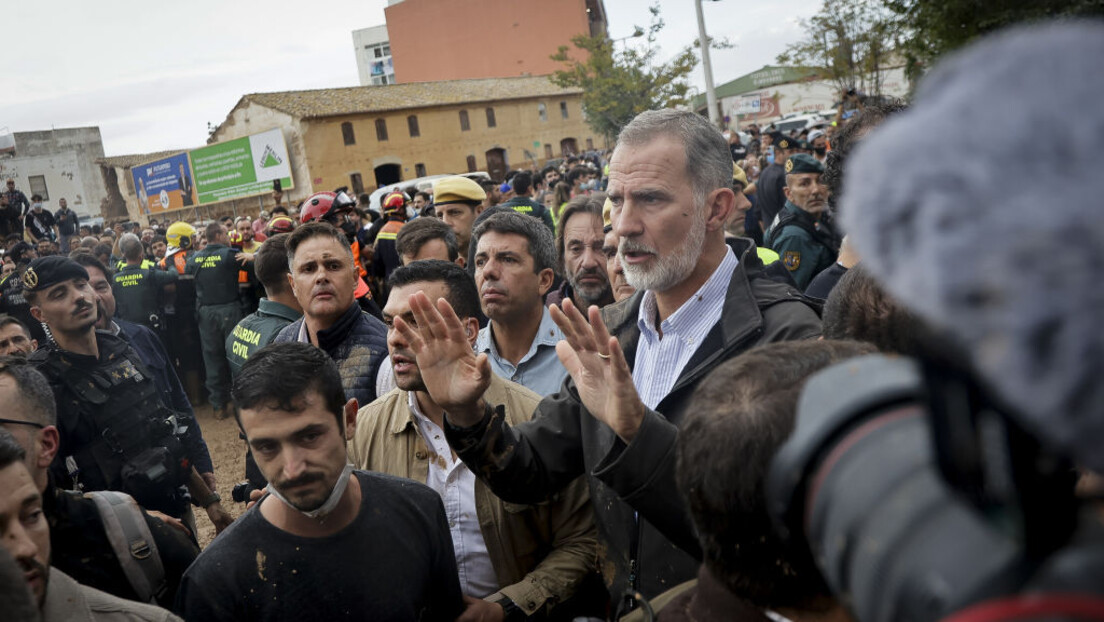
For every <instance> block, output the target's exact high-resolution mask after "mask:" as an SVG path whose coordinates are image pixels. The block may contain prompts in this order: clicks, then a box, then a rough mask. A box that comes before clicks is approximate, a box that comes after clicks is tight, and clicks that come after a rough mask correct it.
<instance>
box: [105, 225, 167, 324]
mask: <svg viewBox="0 0 1104 622" xmlns="http://www.w3.org/2000/svg"><path fill="white" fill-rule="evenodd" d="M119 252H121V253H122V254H123V260H124V262H125V263H124V264H123V267H122V269H120V270H119V271H118V272H116V273H115V276H114V277H113V278H112V283H111V289H112V290H113V291H114V293H115V302H116V305H117V306H116V307H115V315H117V316H118V317H121V318H123V319H124V320H127V321H128V322H134V323H135V324H141V325H143V326H146V327H147V328H151V329H153V330H154V331H160V330H161V329H162V328H163V323H162V321H161V313H160V308H159V307H160V304H159V301H160V298H161V293H162V291H164V290H165V289H166V288H174V287H175V286H174V283H175V282H176V277H177V275H176V273H175V272H168V271H165V270H158V269H157V268H156V266H154V265H152V264H150V265H149V266H148V267H147V266H146V264H147V263H149V262H148V261H146V260H144V258H143V256H142V254H143V252H144V249H143V247H142V241H141V240H139V239H138V236H136V235H134V234H133V233H124V234H123V236H122V237H121V238H119Z"/></svg>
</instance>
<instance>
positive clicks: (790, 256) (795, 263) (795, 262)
mask: <svg viewBox="0 0 1104 622" xmlns="http://www.w3.org/2000/svg"><path fill="white" fill-rule="evenodd" d="M782 265H783V266H786V269H787V270H789V271H790V272H793V271H794V270H797V269H798V268H800V267H801V253H800V252H798V251H786V252H784V253H782Z"/></svg>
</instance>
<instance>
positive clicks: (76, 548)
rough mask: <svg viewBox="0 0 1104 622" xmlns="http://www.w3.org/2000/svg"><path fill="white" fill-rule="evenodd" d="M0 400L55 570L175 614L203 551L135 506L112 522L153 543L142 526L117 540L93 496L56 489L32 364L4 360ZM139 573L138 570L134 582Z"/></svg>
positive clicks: (49, 424) (52, 411)
mask: <svg viewBox="0 0 1104 622" xmlns="http://www.w3.org/2000/svg"><path fill="white" fill-rule="evenodd" d="M0 401H2V402H3V403H5V404H8V405H9V407H8V408H7V409H5V412H4V418H3V419H2V420H0V428H2V429H3V430H4V431H3V432H0V436H2V435H3V434H10V435H11V436H12V437H13V438H14V440H15V442H17V443H18V444H19V445H20V446H21V447H22V448H23V450H24V451H25V452H26V454H27V458H26V460H25V462H26V465H27V470H28V471H30V473H31V478H32V479H33V480H34V483H35V487H37V488H38V491H39V492H40V493H42V512H43V514H45V516H46V520H47V522H49V524H50V551H51V552H50V565H51V566H54V567H56V568H58V569H59V570H61V571H62V572H64V573H65V574H67V575H69V576H71V577H73V578H74V579H76V580H77V581H78V582H79V583H81V584H83V585H87V586H90V587H94V588H96V589H98V590H103V591H105V592H108V593H110V594H114V595H116V596H119V597H121V598H126V599H129V600H138V601H149V600H150V598H151V597H152V598H153V599H155V600H156V602H157V603H158V604H160V605H161V606H163V607H171V606H172V605H173V599H174V597H175V594H176V588H177V586H178V585H179V583H180V578H181V577H182V576H183V575H184V571H185V570H187V569H188V566H189V565H190V564H191V563H192V562H193V561H195V558H196V556H197V555H199V547H198V546H196V544H195V543H194V542H193V541H192V540H190V539H189V537H188V536H187V535H186V534H184V533H183V532H182V530H180V529H179V527H177V526H176V525H175V524H174V525H170V524H169V522H167V521H166V520H162V519H160V518H156V517H154V516H152V515H150V514H148V513H147V512H145V511H144V510H142V509H141V508H139V507H138V506H137V505H136V504H133V503H131V504H127V505H128V507H125V508H122V509H119V510H116V512H115V513H114V515H115V516H118V515H119V514H122V517H123V519H127V518H130V519H133V521H134V523H138V521H139V520H140V521H141V525H144V526H145V528H146V530H148V532H149V536H151V538H152V542H149V541H146V539H145V534H144V533H141V531H142V530H141V527H140V526H139V527H133V526H132V527H130V528H129V529H127V528H124V529H121V530H120V532H121V533H117V534H115V533H114V530H109V529H108V528H106V527H105V525H104V516H103V514H101V511H100V509H99V507H98V505H97V502H96V500H94V499H93V498H92V497H91V496H90V495H84V494H81V493H79V492H75V491H69V490H62V489H60V488H58V487H57V486H56V485H55V484H54V481H53V479H52V478H51V477H50V476H49V470H48V468H47V467H48V465H49V463H50V461H51V460H52V459H53V458H54V456H55V455H56V452H57V449H58V430H57V411H56V408H55V406H54V398H53V394H52V392H51V391H50V386H49V383H47V381H46V378H44V377H43V376H42V374H41V373H39V372H38V371H37V370H36V369H35V368H34V367H33V366H32V365H29V364H27V362H26V361H24V360H22V359H15V358H9V357H0ZM121 550H122V551H125V553H122V552H121ZM131 550H133V551H134V553H133V554H132V553H131ZM136 555H137V557H136ZM154 562H156V564H157V565H153V564H154ZM124 565H126V568H124ZM135 570H138V571H140V572H138V573H137V574H138V576H137V577H135V576H134V575H135V574H136V573H135Z"/></svg>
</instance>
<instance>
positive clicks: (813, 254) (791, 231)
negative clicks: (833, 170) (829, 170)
mask: <svg viewBox="0 0 1104 622" xmlns="http://www.w3.org/2000/svg"><path fill="white" fill-rule="evenodd" d="M785 170H786V187H785V188H784V192H785V194H786V204H785V205H784V206H783V207H782V211H781V212H779V213H778V218H777V219H776V220H775V222H774V224H773V225H772V226H771V228H770V229H768V230H767V233H766V235H765V236H764V242H765V243H766V246H767V248H770V249H772V250H773V251H775V252H776V253H778V255H779V257H781V258H782V259H781V261H782V265H783V266H785V267H786V269H787V270H789V271H790V276H792V277H793V280H794V283H796V284H797V288H798V289H799V290H801V291H805V288H806V287H808V286H809V281H812V280H813V277H814V276H816V275H817V274H820V271H821V270H824V269H825V268H827V267H828V266H831V265H832V263H833V262H835V261H836V256H837V255H839V247H840V240H839V238H838V237H836V235H835V233H833V232H832V229H831V228H830V227H828V226H827V225H826V224H825V223H824V222H823V220H822V219H823V216H824V214H825V212H826V210H827V207H828V187H827V186H825V185H824V182H823V180H822V179H821V175H822V174H823V173H824V165H823V164H821V163H820V162H818V161H817V160H816V158H814V157H813V156H811V155H808V154H805V153H798V154H795V155H792V156H790V157H789V159H788V160H786V165H785Z"/></svg>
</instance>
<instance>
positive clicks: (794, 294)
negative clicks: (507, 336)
mask: <svg viewBox="0 0 1104 622" xmlns="http://www.w3.org/2000/svg"><path fill="white" fill-rule="evenodd" d="M745 242H746V246H745V248H744V249H743V250H744V252H743V253H742V254H740V263H739V265H738V266H737V268H736V270H735V271H734V272H733V273H732V278H731V280H730V282H729V286H728V292H727V294H726V299H725V303H724V310H723V312H722V315H721V320H720V321H719V322H718V323H717V324H716V325H715V326H714V327H713V329H712V330H711V331H710V333H709V335H708V336H707V337H706V339H705V340H704V341H703V342H702V345H701V346H700V347H699V348H698V351H697V352H695V353H694V355H693V357H692V358H691V359H690V361H689V362H688V363H687V364H686V366H685V367H684V368H683V370H682V372H681V373H680V374H679V378H678V380H677V381H676V382H675V384H674V386H673V387H672V389H671V391H670V392H669V393H668V394H667V396H665V397H664V398H663V400H661V401H660V403H659V404H658V405H657V407H656V409H655V410H647V411H646V414H645V417H644V421H643V423H642V424H641V426H640V429H639V431H638V432H637V434H636V436H635V438H634V439H633V441H632V442H631V443H630V444H628V445H626V444H625V443H624V442H623V441H621V440H620V439H619V438H618V437H617V435H616V434H614V432H613V430H612V429H610V428H609V427H608V426H606V425H605V424H604V423H602V422H600V421H598V420H597V419H595V418H594V417H592V416H591V415H590V413H588V412H587V411H586V408H585V407H584V406H583V404H582V401H581V400H580V398H579V395H578V392H577V391H576V388H575V384H574V382H573V381H572V380H571V378H570V377H568V378H567V380H566V381H565V382H564V385H563V387H561V389H560V392H559V393H556V394H553V395H550V396H548V397H546V398H544V400H543V401H541V403H540V405H539V406H538V407H537V411H536V413H534V415H533V420H532V421H530V422H527V423H524V424H521V425H518V426H516V427H513V428H511V427H510V426H507V425H506V424H505V423H504V420H503V419H504V418H503V416H501V415H502V411H501V408H502V406H501V405H500V404H488V410H489V411H490V414H489V416H487V417H485V418H484V419H483V421H482V422H481V423H480V424H478V425H476V426H472V427H470V428H457V427H454V426H451V425H447V424H446V435H447V437H448V440H449V443H450V444H451V445H452V447H453V448H454V449H456V450H457V453H458V454H459V456H460V457H461V458H462V459H463V460H464V462H466V463H467V464H468V465H469V467H470V468H471V469H472V471H473V472H474V473H476V475H477V476H478V477H480V478H482V479H483V480H484V481H486V482H487V484H488V485H489V486H490V488H491V490H492V491H494V493H495V495H497V496H499V497H501V498H502V499H503V500H505V501H509V502H514V503H537V502H540V501H542V500H544V499H545V498H547V497H548V496H549V495H550V494H552V493H553V492H555V491H557V490H559V489H561V488H563V487H564V486H566V485H567V484H568V483H570V482H571V481H572V480H573V479H575V478H576V477H578V476H579V475H582V474H586V475H587V480H588V484H589V486H590V495H591V499H592V502H593V504H594V511H595V521H596V523H597V524H598V531H599V546H598V551H599V560H598V561H599V568H600V569H601V571H602V574H603V577H604V579H605V581H606V584H607V586H608V587H609V588H610V594H611V596H612V597H613V599H614V601H615V602H617V601H619V600H620V599H621V596H622V594H624V593H625V591H626V590H627V589H629V588H630V587H632V588H634V589H635V590H638V591H639V592H641V593H642V594H643V595H644V596H645V597H646V598H653V597H655V596H656V595H658V594H660V593H662V592H664V591H666V590H668V589H670V588H672V587H674V586H676V585H678V584H680V583H683V582H684V581H688V580H690V579H693V578H694V577H695V576H697V572H698V565H699V564H700V557H701V553H700V549H699V547H698V542H697V538H696V537H695V534H694V528H693V525H692V523H691V521H690V515H689V512H688V511H687V509H686V507H685V505H684V504H683V502H682V499H681V497H680V496H679V493H678V489H677V487H676V485H675V441H676V439H677V435H678V427H677V426H678V424H679V422H680V421H681V420H682V417H683V413H684V412H685V411H686V409H687V407H688V405H689V402H690V396H691V395H692V394H693V393H694V389H695V388H696V387H697V386H698V383H700V382H701V381H702V380H703V379H704V378H705V376H706V375H708V373H709V372H710V371H712V370H713V369H716V368H717V367H718V366H719V365H720V364H721V363H723V362H724V361H726V360H728V359H731V358H733V357H735V356H737V355H739V354H741V353H742V352H744V351H746V350H748V349H750V348H753V347H755V346H758V345H763V344H767V343H771V342H775V341H788V340H798V339H812V338H815V337H817V336H818V335H819V334H820V319H819V317H818V313H817V310H816V308H815V306H814V304H813V303H812V302H811V301H810V300H809V299H807V298H805V297H804V296H802V295H801V294H800V293H799V292H798V291H797V290H795V289H794V288H793V287H790V286H787V285H785V284H782V283H778V282H776V281H772V280H770V278H768V277H766V276H764V273H763V264H762V262H760V261H759V259H758V257H757V256H756V253H755V250H754V244H753V243H751V241H750V240H746V241H745ZM642 297H643V292H637V293H636V294H634V295H633V296H631V297H630V298H628V299H626V300H623V301H621V302H620V303H617V304H614V305H611V306H609V307H606V308H605V309H603V310H602V316H603V319H604V320H605V323H606V326H607V327H608V328H609V331H610V334H611V335H613V336H615V337H617V338H618V340H619V341H620V343H621V348H622V349H623V350H624V351H625V355H626V358H627V359H628V362H629V366H630V367H632V366H633V363H634V359H635V356H636V348H637V341H638V339H639V338H640V330H639V328H638V326H637V316H638V312H639V309H640V301H641V299H642Z"/></svg>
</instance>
